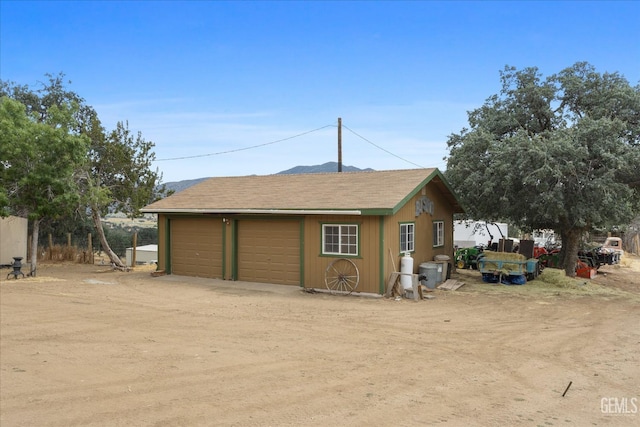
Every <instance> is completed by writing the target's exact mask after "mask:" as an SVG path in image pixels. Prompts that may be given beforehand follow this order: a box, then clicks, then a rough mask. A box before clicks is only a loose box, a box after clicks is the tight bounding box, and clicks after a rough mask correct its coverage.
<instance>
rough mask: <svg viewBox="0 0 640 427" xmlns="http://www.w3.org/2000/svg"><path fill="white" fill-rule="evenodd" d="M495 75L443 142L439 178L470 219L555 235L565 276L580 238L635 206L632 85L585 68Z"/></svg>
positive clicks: (639, 193) (627, 215)
mask: <svg viewBox="0 0 640 427" xmlns="http://www.w3.org/2000/svg"><path fill="white" fill-rule="evenodd" d="M500 77H501V82H502V90H501V91H500V93H499V94H496V95H493V96H491V97H489V98H488V99H487V100H486V101H485V103H484V105H483V106H482V107H480V108H477V109H475V110H473V111H470V112H469V113H468V122H469V127H468V128H464V129H462V130H461V131H460V132H459V133H454V134H452V135H450V136H449V138H448V141H447V144H448V148H449V156H448V158H447V171H446V177H447V178H448V180H449V182H450V183H451V185H452V187H453V188H454V190H455V191H456V192H457V194H458V195H459V197H460V199H461V201H462V203H463V205H464V206H465V208H466V211H467V213H468V214H469V215H470V216H472V217H475V218H483V219H486V220H492V221H497V220H503V221H504V220H506V221H508V222H510V223H512V224H514V225H516V226H518V227H520V228H521V229H523V230H530V231H532V230H536V229H553V230H555V231H556V233H557V234H558V235H559V236H561V240H562V250H561V256H560V258H561V264H562V267H563V268H564V270H565V272H566V274H567V275H570V276H574V275H575V266H576V262H577V252H578V249H579V244H580V241H581V238H582V236H583V235H584V233H585V232H587V231H590V230H593V229H594V228H606V227H611V226H613V225H619V224H625V223H628V222H629V221H630V220H631V219H632V218H633V217H634V216H635V215H637V213H638V210H639V208H640V174H639V173H638V171H639V170H640V85H637V86H635V87H633V86H631V85H630V84H629V82H628V81H627V80H626V79H625V78H624V77H623V76H621V75H620V74H618V73H599V72H597V71H596V70H595V69H594V67H593V66H591V65H590V64H588V63H584V62H582V63H576V64H575V65H573V66H572V67H569V68H566V69H564V70H562V71H561V72H559V73H557V74H555V75H551V76H549V77H547V78H543V76H542V75H541V74H540V72H539V71H538V69H537V68H525V69H523V70H516V69H515V68H513V67H505V69H504V70H503V71H502V72H501V73H500Z"/></svg>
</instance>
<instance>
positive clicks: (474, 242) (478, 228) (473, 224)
mask: <svg viewBox="0 0 640 427" xmlns="http://www.w3.org/2000/svg"><path fill="white" fill-rule="evenodd" d="M508 235H509V226H508V225H507V224H505V223H502V222H486V221H473V220H466V221H454V222H453V244H454V245H455V246H457V247H458V248H470V247H473V246H478V245H484V246H489V245H490V243H491V242H495V243H497V242H498V241H499V240H500V239H502V238H504V239H506V238H507V236H508Z"/></svg>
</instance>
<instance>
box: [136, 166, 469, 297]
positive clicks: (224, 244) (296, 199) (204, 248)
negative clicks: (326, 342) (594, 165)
mask: <svg viewBox="0 0 640 427" xmlns="http://www.w3.org/2000/svg"><path fill="white" fill-rule="evenodd" d="M142 211H143V212H145V213H156V214H158V258H157V259H158V269H160V270H164V271H165V273H167V274H176V275H186V276H196V277H209V278H216V279H224V280H241V281H249V282H262V283H275V284H284V285H294V286H301V287H306V288H323V287H325V282H324V280H325V272H326V270H327V266H328V265H329V264H330V263H331V262H333V261H334V260H336V259H339V258H345V259H348V260H350V261H352V262H353V264H355V265H356V266H357V269H358V272H359V278H360V282H359V285H358V288H357V291H358V292H367V293H375V294H383V293H384V292H385V286H386V282H387V280H388V278H389V276H390V275H391V273H392V272H393V271H395V270H396V269H400V261H401V257H402V256H403V255H404V254H405V253H410V254H411V256H412V257H413V259H414V262H413V266H414V267H413V270H414V271H413V272H414V273H418V270H419V265H420V264H421V263H423V262H427V261H432V260H434V258H435V256H437V255H447V256H451V257H452V256H453V215H454V214H455V213H462V212H463V209H462V207H461V206H460V203H459V202H458V200H457V198H456V196H455V195H454V193H453V191H452V190H451V188H450V186H449V184H448V183H447V182H446V180H445V178H444V176H443V175H442V173H441V172H440V171H439V170H438V169H410V170H392V171H373V172H342V173H340V172H338V173H321V174H299V175H286V174H282V175H267V176H244V177H219V178H210V179H208V180H206V181H204V182H202V183H200V184H197V185H195V186H193V187H190V188H188V189H186V190H184V191H181V192H179V193H175V194H173V195H171V196H169V197H167V198H165V199H162V200H159V201H157V202H155V203H152V204H150V205H148V206H146V207H145V208H144V209H143V210H142Z"/></svg>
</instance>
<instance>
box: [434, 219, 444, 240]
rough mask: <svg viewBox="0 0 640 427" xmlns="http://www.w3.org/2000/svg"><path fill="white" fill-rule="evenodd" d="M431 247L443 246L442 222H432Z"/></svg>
mask: <svg viewBox="0 0 640 427" xmlns="http://www.w3.org/2000/svg"><path fill="white" fill-rule="evenodd" d="M433 246H444V221H433Z"/></svg>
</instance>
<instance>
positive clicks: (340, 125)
mask: <svg viewBox="0 0 640 427" xmlns="http://www.w3.org/2000/svg"><path fill="white" fill-rule="evenodd" d="M338 172H342V118H340V117H338Z"/></svg>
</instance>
